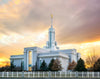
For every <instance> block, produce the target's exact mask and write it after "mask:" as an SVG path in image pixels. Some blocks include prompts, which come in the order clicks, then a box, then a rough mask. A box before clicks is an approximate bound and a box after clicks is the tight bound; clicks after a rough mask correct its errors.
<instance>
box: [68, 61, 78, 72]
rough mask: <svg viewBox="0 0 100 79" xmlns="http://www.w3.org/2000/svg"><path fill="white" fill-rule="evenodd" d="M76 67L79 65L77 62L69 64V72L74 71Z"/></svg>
mask: <svg viewBox="0 0 100 79" xmlns="http://www.w3.org/2000/svg"><path fill="white" fill-rule="evenodd" d="M76 65H77V63H76V62H75V61H72V62H71V63H69V66H68V70H74V68H75V67H76Z"/></svg>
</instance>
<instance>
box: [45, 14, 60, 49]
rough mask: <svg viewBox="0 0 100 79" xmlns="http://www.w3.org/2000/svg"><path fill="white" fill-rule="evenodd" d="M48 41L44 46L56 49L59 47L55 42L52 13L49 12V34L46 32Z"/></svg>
mask: <svg viewBox="0 0 100 79" xmlns="http://www.w3.org/2000/svg"><path fill="white" fill-rule="evenodd" d="M48 35H49V36H48V39H49V40H48V41H47V43H46V46H45V47H44V48H46V49H50V50H56V49H59V47H57V42H56V41H55V29H54V28H53V15H52V14H51V27H50V28H49V34H48Z"/></svg>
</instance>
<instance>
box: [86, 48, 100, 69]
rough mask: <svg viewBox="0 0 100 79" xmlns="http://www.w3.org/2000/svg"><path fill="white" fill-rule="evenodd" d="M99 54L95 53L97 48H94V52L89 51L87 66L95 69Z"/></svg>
mask: <svg viewBox="0 0 100 79" xmlns="http://www.w3.org/2000/svg"><path fill="white" fill-rule="evenodd" d="M98 58H99V57H98V56H97V55H96V54H95V49H93V52H91V53H88V56H87V58H86V61H85V62H86V66H87V68H91V69H93V66H94V63H95V62H96V61H97V60H98Z"/></svg>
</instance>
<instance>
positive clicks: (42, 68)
mask: <svg viewBox="0 0 100 79" xmlns="http://www.w3.org/2000/svg"><path fill="white" fill-rule="evenodd" d="M40 70H42V71H46V70H47V64H46V63H45V60H43V62H42V64H41V66H40Z"/></svg>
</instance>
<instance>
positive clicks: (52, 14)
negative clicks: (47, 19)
mask: <svg viewBox="0 0 100 79" xmlns="http://www.w3.org/2000/svg"><path fill="white" fill-rule="evenodd" d="M51 28H53V14H51Z"/></svg>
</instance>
